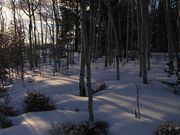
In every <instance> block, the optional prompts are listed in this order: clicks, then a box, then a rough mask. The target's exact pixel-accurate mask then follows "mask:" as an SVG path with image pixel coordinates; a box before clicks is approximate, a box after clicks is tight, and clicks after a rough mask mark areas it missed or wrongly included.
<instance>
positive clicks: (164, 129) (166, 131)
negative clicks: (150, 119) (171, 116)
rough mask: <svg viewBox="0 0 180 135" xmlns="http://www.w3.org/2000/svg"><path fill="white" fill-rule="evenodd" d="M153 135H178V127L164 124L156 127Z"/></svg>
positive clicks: (167, 123)
mask: <svg viewBox="0 0 180 135" xmlns="http://www.w3.org/2000/svg"><path fill="white" fill-rule="evenodd" d="M155 135H180V126H177V125H175V124H173V123H171V122H166V123H164V124H162V125H160V126H159V127H158V129H157V130H156V131H155Z"/></svg>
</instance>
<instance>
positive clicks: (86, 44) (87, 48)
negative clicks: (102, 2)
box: [80, 0, 94, 121]
mask: <svg viewBox="0 0 180 135" xmlns="http://www.w3.org/2000/svg"><path fill="white" fill-rule="evenodd" d="M80 7H81V10H82V24H81V27H82V37H83V38H82V40H83V44H84V47H85V60H86V67H87V90H88V111H89V119H90V121H94V114H93V93H92V88H91V66H90V42H89V38H88V32H87V21H88V18H87V17H88V14H87V11H86V3H85V1H84V0H80Z"/></svg>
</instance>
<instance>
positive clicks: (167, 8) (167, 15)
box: [165, 0, 173, 70]
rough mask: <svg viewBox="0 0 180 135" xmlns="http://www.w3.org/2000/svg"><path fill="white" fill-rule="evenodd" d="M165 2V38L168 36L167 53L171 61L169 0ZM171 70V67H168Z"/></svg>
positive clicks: (171, 44)
mask: <svg viewBox="0 0 180 135" xmlns="http://www.w3.org/2000/svg"><path fill="white" fill-rule="evenodd" d="M165 3H166V8H165V9H166V12H165V13H166V14H165V18H166V25H167V38H168V54H169V63H172V62H173V43H172V23H171V22H172V20H171V13H170V7H169V0H165ZM170 70H171V69H170Z"/></svg>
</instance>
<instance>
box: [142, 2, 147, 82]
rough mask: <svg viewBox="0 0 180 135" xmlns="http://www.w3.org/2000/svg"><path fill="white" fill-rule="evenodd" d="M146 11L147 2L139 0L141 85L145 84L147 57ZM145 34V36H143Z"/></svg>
mask: <svg viewBox="0 0 180 135" xmlns="http://www.w3.org/2000/svg"><path fill="white" fill-rule="evenodd" d="M147 10H148V2H147V0H141V14H142V34H141V39H142V44H141V49H142V52H141V55H142V56H141V57H142V73H143V74H142V75H143V83H144V84H147V83H148V81H147V67H146V63H147V62H146V58H147V57H146V56H147V54H146V53H147V51H146V47H147V42H146V41H147V40H146V32H147V13H146V12H147ZM144 33H145V34H144Z"/></svg>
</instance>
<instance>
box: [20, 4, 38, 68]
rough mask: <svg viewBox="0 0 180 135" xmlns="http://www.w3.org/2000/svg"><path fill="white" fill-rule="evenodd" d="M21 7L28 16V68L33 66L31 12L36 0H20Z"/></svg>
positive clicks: (32, 12) (33, 10) (35, 6)
mask: <svg viewBox="0 0 180 135" xmlns="http://www.w3.org/2000/svg"><path fill="white" fill-rule="evenodd" d="M20 5H21V8H22V10H23V12H24V13H25V14H26V15H27V16H28V17H29V33H28V34H29V60H30V70H32V68H33V51H32V49H33V44H32V29H33V25H32V23H33V14H34V12H35V11H36V9H37V8H38V5H39V3H38V2H37V1H36V0H21V1H20Z"/></svg>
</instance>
